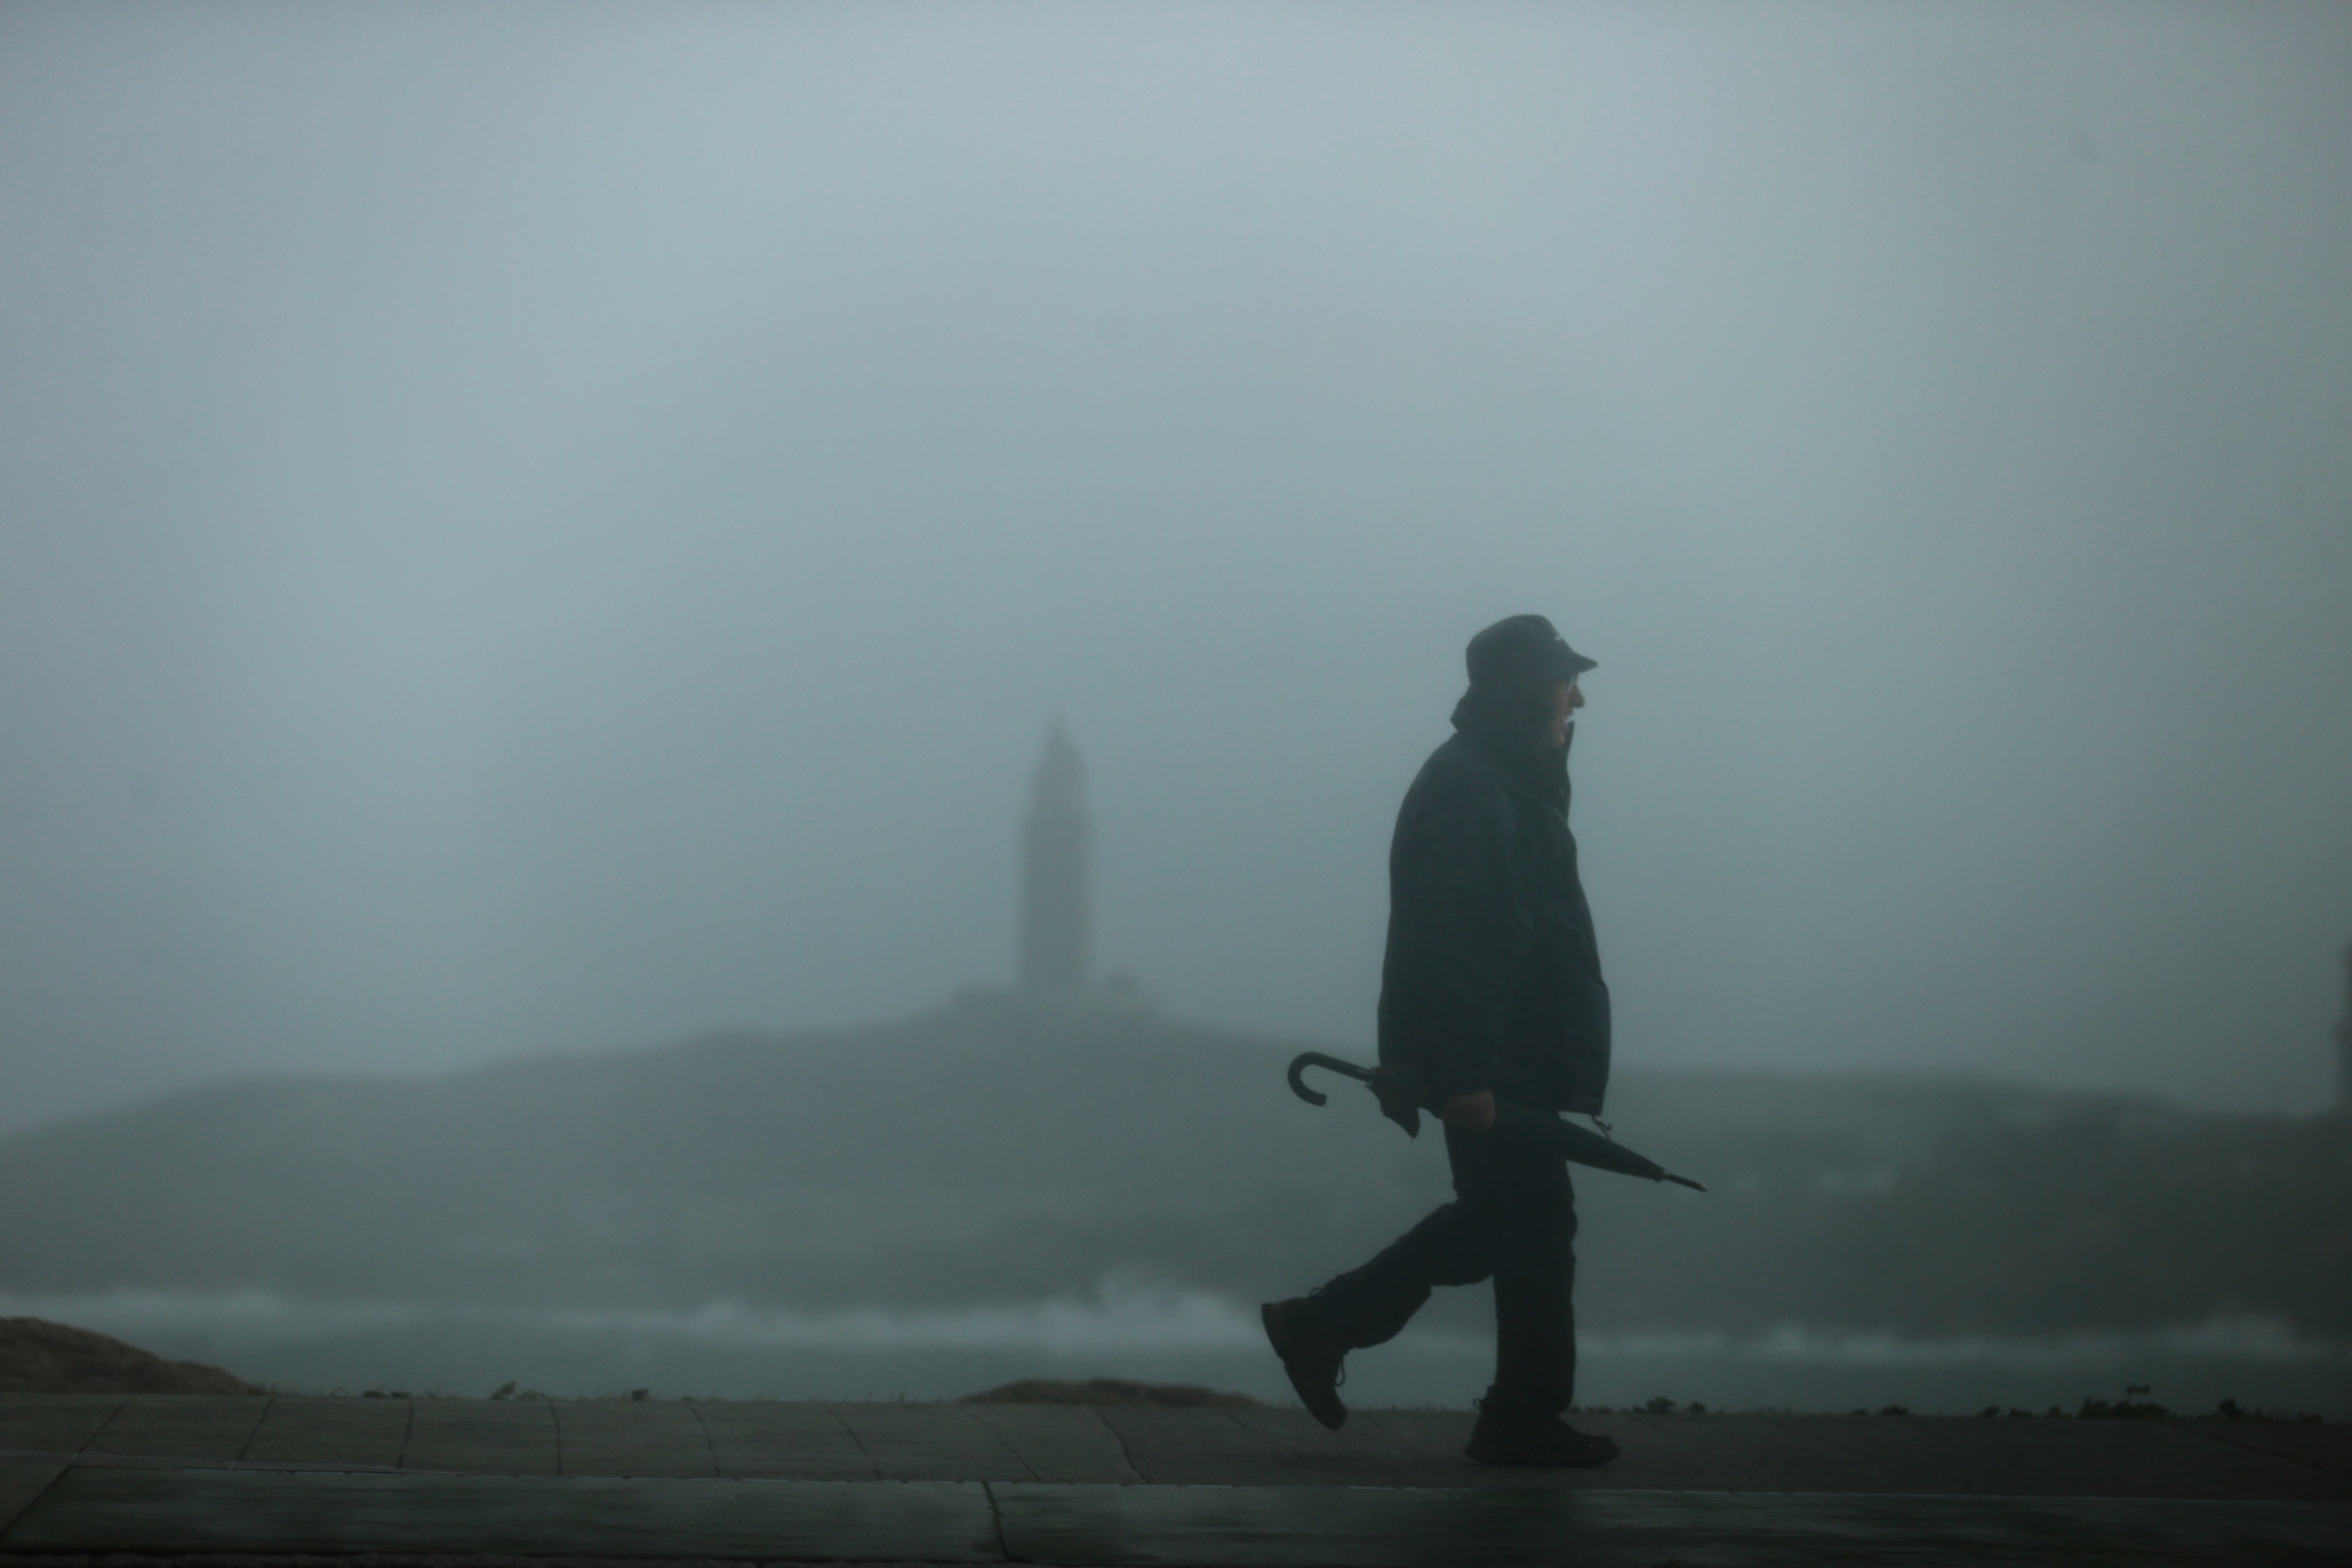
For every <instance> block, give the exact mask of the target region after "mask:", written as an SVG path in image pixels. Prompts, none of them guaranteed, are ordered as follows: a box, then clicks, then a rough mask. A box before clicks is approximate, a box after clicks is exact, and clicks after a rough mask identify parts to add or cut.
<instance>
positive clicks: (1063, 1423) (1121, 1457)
mask: <svg viewBox="0 0 2352 1568" xmlns="http://www.w3.org/2000/svg"><path fill="white" fill-rule="evenodd" d="M961 1408H962V1409H963V1410H964V1411H966V1412H967V1413H968V1414H970V1415H971V1418H972V1419H973V1420H975V1421H977V1422H979V1423H980V1424H981V1425H982V1426H985V1427H987V1428H988V1429H989V1431H990V1432H992V1434H994V1435H995V1436H996V1437H997V1439H998V1440H999V1441H1001V1442H1002V1443H1003V1444H1004V1446H1005V1447H1008V1448H1011V1449H1012V1450H1013V1453H1014V1454H1016V1455H1018V1456H1019V1457H1020V1459H1021V1462H1022V1463H1023V1464H1024V1465H1026V1466H1027V1467H1028V1468H1029V1471H1030V1473H1031V1474H1032V1475H1034V1476H1039V1477H1045V1478H1050V1479H1054V1480H1057V1481H1108V1482H1114V1483H1120V1484H1131V1483H1133V1482H1136V1481H1139V1480H1141V1479H1143V1478H1142V1477H1141V1476H1140V1475H1139V1474H1137V1473H1136V1470H1135V1467H1134V1466H1132V1465H1130V1464H1129V1463H1128V1458H1127V1450H1126V1449H1125V1448H1123V1447H1120V1446H1119V1441H1118V1434H1117V1433H1115V1432H1113V1431H1112V1430H1111V1429H1110V1428H1109V1427H1108V1426H1105V1425H1104V1424H1103V1418H1102V1416H1101V1415H1099V1414H1097V1412H1096V1411H1095V1410H1094V1408H1093V1407H1092V1406H1090V1405H964V1406H962V1407H961Z"/></svg>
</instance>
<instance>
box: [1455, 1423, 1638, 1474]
mask: <svg viewBox="0 0 2352 1568" xmlns="http://www.w3.org/2000/svg"><path fill="white" fill-rule="evenodd" d="M1462 1451H1463V1452H1464V1453H1465V1454H1467V1455H1469V1456H1470V1457H1471V1458H1474V1459H1475V1460H1477V1461H1478V1462H1479V1463H1480V1464H1482V1465H1526V1466H1532V1467H1538V1468H1544V1469H1553V1470H1587V1469H1591V1468H1592V1467H1593V1466H1595V1465H1605V1464H1607V1463H1608V1462H1609V1461H1610V1460H1612V1459H1613V1458H1616V1457H1617V1440H1616V1439H1615V1438H1613V1437H1603V1436H1600V1435H1598V1434H1597V1433H1592V1432H1580V1431H1578V1430H1577V1429H1576V1428H1575V1427H1573V1426H1570V1425H1569V1424H1568V1423H1567V1422H1565V1421H1562V1420H1560V1419H1559V1417H1558V1416H1554V1417H1552V1418H1551V1419H1550V1420H1549V1421H1501V1420H1497V1419H1496V1418H1495V1417H1494V1416H1492V1415H1486V1414H1484V1413H1481V1414H1480V1415H1479V1417H1478V1425H1477V1426H1475V1428H1473V1429H1472V1431H1471V1433H1470V1446H1469V1447H1466V1448H1465V1449H1463V1450H1462Z"/></svg>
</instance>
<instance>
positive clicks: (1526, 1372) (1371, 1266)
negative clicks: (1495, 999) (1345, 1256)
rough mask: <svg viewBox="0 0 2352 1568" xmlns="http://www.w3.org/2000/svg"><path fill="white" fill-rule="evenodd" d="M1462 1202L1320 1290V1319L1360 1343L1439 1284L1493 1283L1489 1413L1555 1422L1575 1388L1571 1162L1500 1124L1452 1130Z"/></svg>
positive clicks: (1452, 1159) (1382, 1332) (1355, 1345)
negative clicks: (1492, 1369)
mask: <svg viewBox="0 0 2352 1568" xmlns="http://www.w3.org/2000/svg"><path fill="white" fill-rule="evenodd" d="M1445 1157H1446V1159H1447V1161H1448V1162H1449V1163H1451V1164H1452V1165H1453V1167H1454V1201H1453V1202H1452V1203H1450V1204H1446V1205H1443V1206H1441V1207H1439V1208H1437V1209H1436V1210H1434V1211H1433V1212H1432V1213H1431V1214H1430V1215H1429V1216H1428V1217H1427V1218H1426V1219H1424V1220H1423V1221H1422V1222H1421V1223H1420V1224H1419V1225H1416V1226H1413V1227H1412V1229H1411V1230H1409V1231H1407V1232H1405V1233H1404V1235H1402V1236H1401V1237H1398V1238H1397V1239H1396V1240H1395V1241H1393V1242H1391V1243H1390V1244H1389V1246H1388V1247H1386V1248H1385V1249H1383V1250H1382V1251H1381V1254H1380V1256H1379V1257H1377V1258H1373V1259H1372V1260H1371V1261H1370V1263H1367V1264H1365V1265H1364V1266H1363V1267H1362V1268H1355V1269H1350V1270H1349V1272H1347V1273H1345V1274H1342V1275H1340V1276H1339V1278H1338V1279H1334V1280H1332V1281H1331V1282H1330V1283H1329V1284H1328V1285H1325V1286H1324V1287H1323V1288H1322V1289H1319V1290H1317V1291H1316V1292H1315V1293H1314V1295H1313V1297H1312V1298H1310V1305H1311V1310H1312V1312H1313V1315H1314V1318H1315V1320H1316V1326H1317V1327H1318V1328H1320V1329H1321V1330H1322V1331H1325V1332H1326V1333H1328V1335H1329V1336H1330V1337H1331V1338H1332V1339H1333V1340H1335V1341H1337V1342H1339V1343H1340V1344H1342V1345H1344V1346H1346V1347H1347V1348H1348V1349H1349V1350H1355V1349H1359V1348H1361V1347H1363V1346H1366V1345H1377V1344H1382V1343H1385V1342H1388V1341H1389V1340H1391V1339H1394V1338H1395V1337H1396V1334H1397V1331H1398V1330H1400V1329H1402V1328H1403V1327H1404V1326H1405V1323H1406V1322H1407V1321H1409V1320H1410V1319H1411V1318H1412V1315H1413V1314H1414V1313H1415V1312H1417V1311H1419V1310H1421V1304H1422V1303H1423V1301H1426V1300H1429V1292H1430V1289H1431V1287H1433V1286H1437V1285H1475V1284H1476V1283H1477V1282H1478V1281H1479V1280H1481V1279H1489V1278H1491V1279H1493V1280H1494V1281H1495V1382H1494V1385H1493V1386H1492V1387H1490V1388H1489V1389H1488V1390H1487V1391H1486V1410H1487V1412H1488V1413H1489V1414H1492V1415H1500V1416H1503V1417H1504V1418H1506V1419H1522V1418H1524V1419H1531V1420H1549V1419H1550V1418H1551V1417H1553V1416H1556V1415H1559V1414H1561V1413H1562V1412H1563V1411H1565V1410H1566V1409H1567V1408H1568V1406H1569V1404H1570V1401H1571V1400H1572V1399H1573V1398H1574V1397H1575V1394H1576V1314H1575V1310H1574V1309H1573V1307H1572V1306H1571V1305H1570V1300H1569V1297H1570V1292H1571V1291H1572V1290H1573V1289H1574V1288H1575V1285H1576V1247H1575V1243H1576V1191H1575V1189H1574V1188H1573V1187H1572V1186H1570V1184H1569V1180H1568V1162H1567V1161H1566V1160H1563V1159H1562V1158H1560V1157H1559V1155H1558V1154H1557V1153H1554V1152H1551V1151H1549V1150H1548V1149H1545V1148H1544V1147H1542V1146H1541V1145H1540V1144H1538V1143H1536V1142H1533V1141H1532V1140H1529V1139H1527V1138H1524V1137H1514V1136H1513V1135H1511V1134H1509V1133H1507V1132H1505V1131H1500V1130H1496V1131H1486V1132H1458V1131H1454V1129H1453V1128H1451V1127H1448V1128H1447V1129H1446V1130H1445Z"/></svg>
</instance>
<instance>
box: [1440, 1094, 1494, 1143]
mask: <svg viewBox="0 0 2352 1568" xmlns="http://www.w3.org/2000/svg"><path fill="white" fill-rule="evenodd" d="M1438 1114H1439V1115H1440V1116H1442V1117H1444V1119H1445V1125H1447V1126H1448V1127H1455V1128H1459V1129H1461V1130H1462V1131H1465V1132H1484V1131H1486V1129H1488V1128H1489V1127H1492V1126H1493V1125H1495V1091H1494V1090H1493V1089H1480V1090H1479V1091H1478V1092H1477V1093H1475V1094H1457V1095H1454V1097H1453V1098H1452V1099H1450V1100H1447V1101H1446V1102H1445V1105H1444V1109H1443V1110H1440V1111H1439V1112H1438Z"/></svg>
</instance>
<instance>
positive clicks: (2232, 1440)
mask: <svg viewBox="0 0 2352 1568" xmlns="http://www.w3.org/2000/svg"><path fill="white" fill-rule="evenodd" d="M2179 1425H2180V1426H2190V1427H2192V1428H2193V1429H2194V1430H2195V1431H2196V1433H2197V1436H2200V1437H2206V1438H2210V1439H2211V1440H2212V1441H2214V1442H2216V1443H2219V1444H2221V1446H2222V1447H2227V1448H2234V1449H2236V1450H2237V1451H2238V1452H2239V1453H2241V1454H2260V1455H2261V1456H2262V1457H2263V1458H2266V1459H2284V1460H2285V1461H2286V1462H2287V1463H2288V1464H2290V1465H2300V1466H2302V1467H2303V1468H2305V1469H2306V1470H2317V1471H2318V1472H2319V1473H2320V1474H2321V1475H2323V1476H2327V1477H2330V1478H2332V1479H2336V1480H2343V1479H2345V1472H2344V1471H2342V1470H2337V1469H2331V1468H2328V1467H2327V1466H2326V1465H2323V1464H2321V1463H2320V1462H2319V1461H2318V1460H2316V1459H2306V1458H2304V1457H2303V1456H2302V1455H2300V1454H2282V1453H2280V1452H2279V1451H2278V1450H2277V1449H2276V1448H2265V1447H2263V1446H2262V1445H2261V1444H2259V1443H2247V1442H2242V1441H2241V1440H2240V1439H2239V1438H2238V1437H2237V1436H2236V1435H2234V1434H2232V1433H2229V1432H2221V1431H2216V1430H2213V1429H2212V1428H2211V1426H2210V1424H2208V1423H2203V1422H2186V1421H2184V1422H2181V1423H2179Z"/></svg>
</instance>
